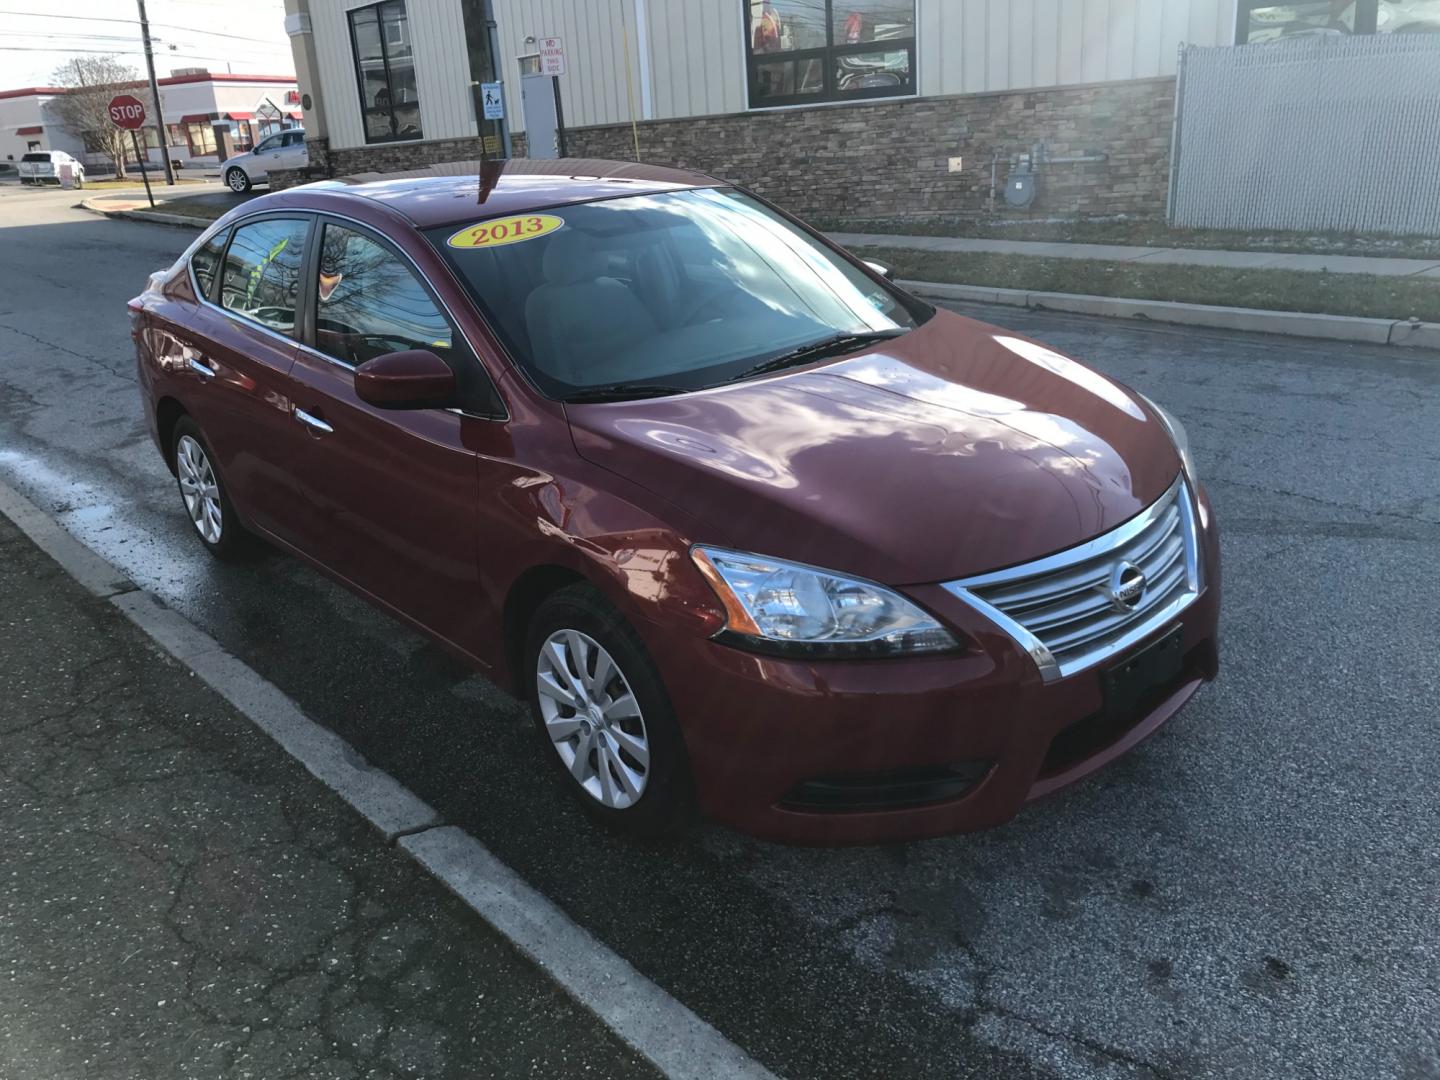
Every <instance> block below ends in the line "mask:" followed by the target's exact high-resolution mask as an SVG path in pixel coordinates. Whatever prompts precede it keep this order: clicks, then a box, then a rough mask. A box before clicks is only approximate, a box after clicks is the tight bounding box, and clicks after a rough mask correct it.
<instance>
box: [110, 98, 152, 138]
mask: <svg viewBox="0 0 1440 1080" xmlns="http://www.w3.org/2000/svg"><path fill="white" fill-rule="evenodd" d="M110 120H111V122H112V123H113V124H114V125H115V126H116V127H120V128H124V129H125V130H126V131H138V130H139V129H140V128H142V127H144V126H145V106H144V105H142V104H141V103H140V99H139V98H134V97H131V96H130V95H129V94H120V95H119V96H118V97H113V98H111V99H110Z"/></svg>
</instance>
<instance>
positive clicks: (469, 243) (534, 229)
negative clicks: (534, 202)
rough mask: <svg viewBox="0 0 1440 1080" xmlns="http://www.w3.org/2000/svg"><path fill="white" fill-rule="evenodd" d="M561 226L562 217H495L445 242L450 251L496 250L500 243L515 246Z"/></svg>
mask: <svg viewBox="0 0 1440 1080" xmlns="http://www.w3.org/2000/svg"><path fill="white" fill-rule="evenodd" d="M564 224H565V219H564V218H558V217H556V216H555V215H554V214H516V215H515V216H514V217H507V218H495V219H494V220H493V221H482V222H480V223H479V224H478V225H467V226H466V227H465V228H463V229H461V230H460V231H459V232H457V233H456V234H455V235H454V236H452V237H450V239H449V240H447V241H446V243H447V244H449V245H450V246H451V247H452V248H484V247H500V246H501V245H503V244H518V243H520V241H522V240H534V239H535V238H536V237H537V236H544V235H545V234H546V233H552V232H554V231H555V230H556V229H558V228H560V226H561V225H564Z"/></svg>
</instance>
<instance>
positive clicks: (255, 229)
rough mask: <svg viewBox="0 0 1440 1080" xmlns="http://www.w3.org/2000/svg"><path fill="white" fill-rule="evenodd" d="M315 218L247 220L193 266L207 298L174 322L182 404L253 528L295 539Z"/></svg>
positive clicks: (201, 252)
mask: <svg viewBox="0 0 1440 1080" xmlns="http://www.w3.org/2000/svg"><path fill="white" fill-rule="evenodd" d="M313 227H314V223H313V218H312V217H311V216H310V215H297V214H293V213H292V214H274V215H265V216H261V217H256V218H247V219H245V220H243V221H242V222H240V223H239V224H238V225H236V226H235V227H234V228H233V229H231V230H230V231H229V232H228V234H218V235H219V238H220V242H221V244H222V245H223V254H222V253H221V250H220V249H217V248H216V247H215V243H216V241H215V238H212V240H211V242H210V244H207V245H206V246H205V247H202V248H201V249H200V250H199V251H197V252H196V254H195V257H194V259H193V260H192V263H191V268H192V271H193V273H194V278H195V285H196V287H197V289H198V290H199V291H200V297H199V301H198V303H197V305H196V306H195V309H194V310H193V311H191V312H188V313H186V315H185V317H184V318H174V319H171V320H169V322H168V325H167V328H166V333H167V334H169V335H170V336H171V338H172V341H171V343H170V344H169V345H168V346H167V347H168V348H170V349H174V350H178V352H177V353H176V355H173V356H172V357H171V360H172V361H174V363H172V365H171V366H172V368H174V369H177V370H179V371H180V373H181V374H180V377H181V378H182V379H184V380H185V381H186V384H187V385H186V386H185V389H184V390H183V392H182V393H183V397H182V404H183V405H184V407H185V408H186V409H187V410H188V411H189V412H191V413H192V414H193V415H194V416H195V419H196V422H197V423H198V424H199V425H200V430H201V431H202V432H203V433H204V435H205V438H206V441H207V442H209V443H210V449H211V451H212V452H213V454H214V456H215V458H216V461H217V463H218V465H219V467H220V470H221V473H222V475H223V476H224V478H225V481H226V483H227V484H228V485H229V488H230V491H231V495H232V497H233V498H234V499H235V501H236V503H237V505H238V506H239V507H240V509H241V512H242V513H243V514H244V515H245V516H246V517H247V519H248V520H249V521H250V522H251V524H253V525H255V526H257V527H259V528H260V529H263V530H265V531H267V532H270V533H272V534H273V535H275V536H278V537H280V538H281V539H283V540H287V541H290V542H294V540H295V538H296V534H295V531H294V525H293V522H294V519H295V518H296V516H297V507H296V504H297V501H298V498H299V495H298V488H297V485H296V484H295V482H294V479H293V477H292V476H291V475H290V474H289V471H288V464H289V459H290V457H291V456H292V454H293V452H294V450H295V449H296V447H297V446H298V445H299V439H298V438H297V436H296V433H295V431H294V427H295V424H294V420H293V418H292V405H291V394H292V383H291V379H290V371H291V368H292V367H293V365H294V363H295V354H296V338H297V334H298V319H297V315H298V307H299V303H300V300H301V282H302V267H303V265H304V259H305V250H306V244H307V241H308V238H309V234H310V231H311V229H312V228H313Z"/></svg>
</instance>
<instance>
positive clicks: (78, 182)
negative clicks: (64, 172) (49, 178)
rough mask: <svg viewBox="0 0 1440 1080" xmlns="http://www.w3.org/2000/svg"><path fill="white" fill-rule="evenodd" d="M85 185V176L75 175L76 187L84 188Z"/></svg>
mask: <svg viewBox="0 0 1440 1080" xmlns="http://www.w3.org/2000/svg"><path fill="white" fill-rule="evenodd" d="M84 186H85V177H83V176H77V177H75V187H76V188H83V187H84Z"/></svg>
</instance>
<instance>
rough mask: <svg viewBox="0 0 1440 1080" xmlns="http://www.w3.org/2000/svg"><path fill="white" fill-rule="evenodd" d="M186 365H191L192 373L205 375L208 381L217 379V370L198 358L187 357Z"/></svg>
mask: <svg viewBox="0 0 1440 1080" xmlns="http://www.w3.org/2000/svg"><path fill="white" fill-rule="evenodd" d="M185 363H186V364H188V365H189V367H190V370H191V371H193V372H195V373H196V374H198V375H204V376H205V378H207V379H213V378H214V377H215V369H214V368H212V367H211V366H210V365H209V364H207V363H206V362H205V361H204V360H202V359H200V357H198V356H187V357H186V358H185Z"/></svg>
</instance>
